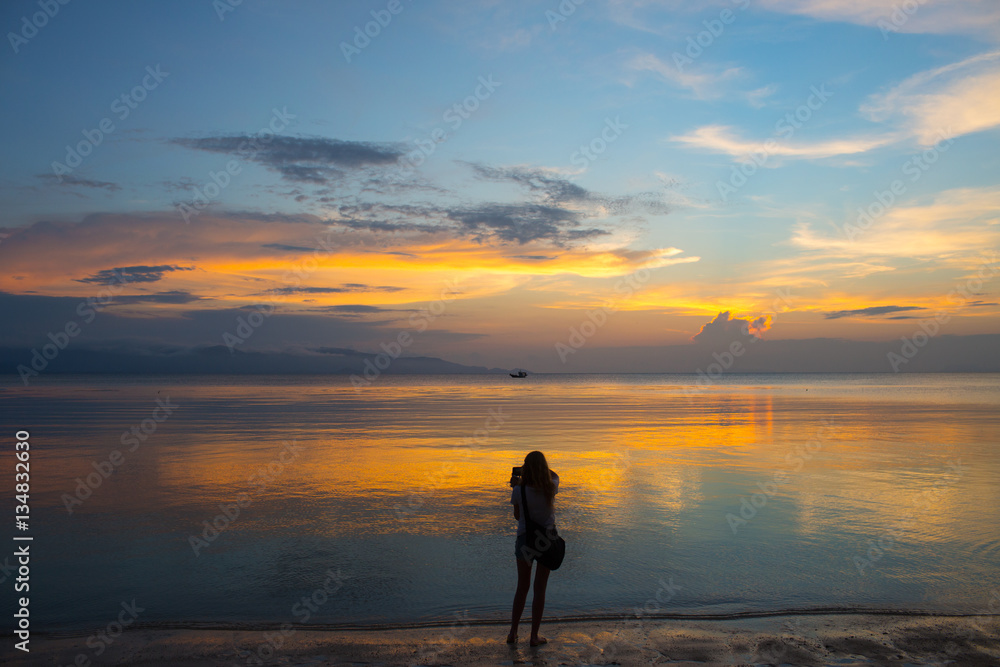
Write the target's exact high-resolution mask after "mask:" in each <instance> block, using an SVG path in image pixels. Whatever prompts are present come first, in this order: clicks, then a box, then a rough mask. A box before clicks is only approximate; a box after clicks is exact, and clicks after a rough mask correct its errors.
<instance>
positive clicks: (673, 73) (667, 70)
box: [626, 53, 743, 100]
mask: <svg viewBox="0 0 1000 667" xmlns="http://www.w3.org/2000/svg"><path fill="white" fill-rule="evenodd" d="M626 67H627V68H628V69H629V70H632V71H634V72H653V73H654V74H657V75H658V76H659V77H660V78H661V79H662V80H664V81H666V82H667V83H669V84H671V85H673V86H676V87H678V88H686V89H687V90H690V91H691V92H692V93H694V96H695V97H696V98H697V99H700V100H708V99H714V98H717V97H721V96H722V90H720V88H721V84H723V83H726V82H729V81H732V80H733V79H736V78H738V77H739V76H740V74H741V72H742V71H743V70H742V68H740V67H730V68H727V69H725V70H722V71H721V72H714V73H709V72H705V71H693V70H688V71H684V68H681V67H678V66H677V65H673V64H668V63H665V62H663V61H662V60H660V59H659V58H657V57H656V56H654V55H653V54H651V53H644V54H640V55H637V56H635V57H634V58H632V59H631V60H630V61H629V62H628V63H626Z"/></svg>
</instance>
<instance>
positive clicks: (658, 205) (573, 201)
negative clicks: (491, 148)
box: [466, 163, 672, 217]
mask: <svg viewBox="0 0 1000 667" xmlns="http://www.w3.org/2000/svg"><path fill="white" fill-rule="evenodd" d="M466 164H468V165H469V166H470V167H472V169H473V171H474V172H475V173H476V175H477V176H479V177H480V178H484V179H487V180H491V181H496V182H507V183H513V184H515V185H518V186H521V187H524V188H527V189H528V191H529V192H531V193H533V194H535V195H537V196H538V203H541V204H545V205H548V206H566V207H571V208H572V210H574V211H579V212H581V213H586V215H587V216H591V217H599V216H607V215H626V214H629V213H637V212H638V213H649V214H652V215H666V214H668V213H670V211H671V210H672V209H671V208H670V207H669V206H668V204H667V203H666V202H665V201H664V200H663V196H662V194H661V193H656V192H639V193H635V194H630V195H620V196H607V195H602V194H598V193H595V192H592V191H590V190H587V189H586V188H584V187H582V186H580V185H577V184H576V183H573V182H572V181H570V180H567V179H565V178H562V177H560V176H558V175H556V174H557V172H555V171H554V170H551V169H541V168H537V167H523V166H514V167H492V166H488V165H483V164H477V163H466Z"/></svg>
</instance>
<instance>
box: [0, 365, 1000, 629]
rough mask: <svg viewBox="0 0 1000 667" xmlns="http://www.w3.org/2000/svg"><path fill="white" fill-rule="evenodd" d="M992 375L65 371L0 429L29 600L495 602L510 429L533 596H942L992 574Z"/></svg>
mask: <svg viewBox="0 0 1000 667" xmlns="http://www.w3.org/2000/svg"><path fill="white" fill-rule="evenodd" d="M998 385H1000V382H998V380H997V378H996V377H995V376H975V377H973V378H970V377H969V376H922V377H921V378H914V377H910V378H908V379H907V380H906V383H905V384H900V383H899V382H897V381H896V380H894V379H884V378H883V379H878V378H876V379H872V378H870V377H846V378H842V379H840V380H839V381H838V380H836V379H831V378H830V377H829V376H813V381H812V382H811V383H810V382H808V381H807V380H804V379H803V377H801V376H796V377H793V378H786V377H776V376H768V377H767V378H765V381H760V380H759V379H754V378H751V379H745V381H744V382H743V383H742V384H741V383H739V382H737V381H736V380H734V379H732V378H727V382H726V384H721V385H718V386H713V387H711V388H709V389H708V390H705V391H703V392H699V393H696V394H693V395H692V394H690V393H689V392H688V391H686V389H687V388H688V387H689V386H690V380H687V381H685V380H683V379H681V380H678V379H677V378H676V377H673V376H632V377H631V378H628V377H622V376H611V377H608V376H599V377H598V378H597V379H595V378H592V377H591V378H576V379H575V380H573V381H568V380H566V379H565V378H551V379H545V378H539V377H535V378H533V382H532V383H530V384H520V385H516V386H514V385H511V383H509V382H504V381H502V380H501V379H498V378H491V379H487V380H483V379H480V378H460V377H458V378H456V377H449V378H436V379H428V378H415V379H410V380H407V379H400V378H386V382H385V383H383V384H377V385H374V386H372V387H369V388H367V389H366V390H365V391H361V392H359V391H356V390H355V389H353V388H352V387H350V385H349V384H347V383H346V381H345V380H344V379H343V378H332V379H331V378H312V379H303V378H295V379H277V380H276V379H274V378H268V379H260V378H258V379H225V380H223V379H204V378H200V379H190V380H179V379H178V378H161V379H158V380H157V379H152V380H148V381H136V380H128V379H126V380H107V379H101V380H94V379H90V378H87V379H60V380H51V381H49V382H47V383H46V382H43V383H39V385H38V386H37V387H36V388H33V389H32V390H31V391H20V390H18V389H16V388H12V387H7V386H5V387H3V388H2V389H0V400H3V402H4V404H5V406H9V407H10V408H12V409H11V410H10V411H8V410H5V413H4V417H3V418H2V419H3V422H4V426H5V427H7V428H8V430H9V429H10V428H22V427H23V426H24V424H25V423H33V424H36V426H32V427H31V430H32V437H33V441H34V442H35V443H37V445H33V446H37V447H38V448H39V451H40V452H42V453H43V454H44V460H45V466H44V467H43V468H42V470H44V472H40V473H39V476H37V477H36V478H35V479H34V483H33V491H35V493H36V494H37V495H33V502H35V503H36V505H35V508H34V509H37V511H38V514H37V515H36V517H37V519H38V525H39V526H41V527H42V528H40V529H39V530H41V531H43V534H42V535H40V536H39V538H40V539H41V538H44V539H47V540H48V541H49V544H50V545H52V546H53V547H55V546H57V545H59V546H60V548H53V549H50V550H49V551H46V552H45V553H44V555H42V556H40V559H41V562H40V564H39V568H40V570H41V571H42V573H43V574H41V575H40V577H39V581H41V582H43V583H42V584H40V586H42V593H40V595H39V600H40V601H41V602H40V605H39V614H40V615H41V616H42V617H43V618H45V619H46V620H47V621H48V622H51V623H52V624H54V625H57V626H58V625H73V624H74V623H76V624H78V623H80V622H82V621H81V619H86V618H90V617H91V614H99V612H100V609H102V608H104V607H109V606H110V607H113V606H114V605H116V604H117V603H118V602H119V601H120V599H126V598H128V599H130V598H131V597H134V596H136V595H142V596H144V597H145V598H146V599H149V600H154V601H155V604H154V603H152V602H151V603H150V612H149V614H150V616H149V620H157V619H159V620H168V619H201V620H209V619H225V620H263V619H275V618H279V619H280V618H282V615H287V610H288V607H289V605H290V602H289V600H294V598H295V594H296V593H297V592H298V591H299V590H300V589H301V590H303V591H308V590H311V589H312V588H314V587H315V584H314V582H313V579H314V578H315V577H313V576H312V575H314V574H317V573H321V572H323V571H325V570H326V569H328V568H329V567H331V566H332V565H336V566H339V567H342V568H344V570H345V573H349V576H350V577H351V578H350V579H348V580H347V583H345V586H344V588H343V590H342V591H341V592H340V593H339V594H338V597H337V599H335V600H332V601H331V602H330V603H329V604H328V605H327V606H325V607H324V609H323V610H322V612H321V613H320V614H319V615H318V616H317V619H316V620H318V621H321V622H364V621H372V620H414V619H426V618H432V617H437V616H446V615H448V614H449V613H451V611H455V610H464V609H469V610H475V612H476V614H474V615H480V616H484V615H485V616H490V615H496V616H503V615H504V614H505V613H506V611H507V605H508V604H509V599H508V598H509V597H510V590H508V589H510V587H511V585H512V584H511V581H512V576H513V564H512V563H511V562H510V561H511V560H512V558H511V557H510V556H511V550H512V545H513V534H514V533H513V529H514V521H513V516H512V514H511V511H510V505H509V496H510V489H509V487H508V486H507V479H508V477H509V470H510V467H511V466H512V465H518V464H520V462H521V460H522V459H523V456H524V454H525V453H526V452H527V451H529V450H531V449H541V450H543V451H545V452H546V455H547V457H548V459H549V462H550V465H551V466H552V468H553V469H555V470H557V471H558V472H559V474H560V476H561V478H562V485H561V490H560V493H559V495H558V497H557V517H558V522H559V525H560V527H561V531H562V532H563V534H564V535H565V536H566V538H567V541H568V542H569V544H570V552H569V556H568V557H567V564H566V565H565V566H564V568H563V570H561V571H560V573H559V575H560V576H559V577H554V578H553V581H552V583H551V588H550V591H551V592H550V605H551V607H552V612H553V613H555V614H561V613H579V612H585V611H596V610H606V611H624V610H627V609H630V608H632V607H633V606H634V605H635V604H637V603H639V602H641V601H642V600H645V599H646V598H648V597H649V596H648V591H649V590H650V587H651V585H652V584H651V583H650V582H655V581H656V578H657V577H659V576H661V575H662V574H663V573H672V574H673V575H674V576H675V577H676V578H677V579H678V581H679V582H681V583H682V585H683V586H684V587H685V588H684V595H678V596H677V597H676V598H675V599H674V600H673V601H672V605H676V607H674V608H676V609H679V610H703V611H704V610H713V609H774V608H781V607H783V606H830V605H847V606H856V605H860V606H879V607H883V606H899V607H903V608H913V607H920V608H926V607H932V608H943V609H955V608H963V607H964V606H966V605H967V603H968V601H969V600H972V599H974V598H975V595H976V594H977V593H978V592H979V591H980V590H982V587H983V586H987V587H989V586H995V585H998V584H1000V575H998V572H997V568H996V566H995V563H996V557H997V554H998V551H1000V543H998V540H997V537H996V534H995V526H996V525H997V523H998V521H997V519H998V518H1000V509H998V508H1000V503H998V502H997V501H998V500H1000V497H998V496H1000V491H998V489H1000V485H997V484H996V480H997V478H998V475H997V473H998V467H1000V466H998V457H997V451H996V442H997V436H998V435H1000V429H998V424H1000V420H998V410H997V407H998V404H1000V400H998V397H1000V391H998ZM805 389H809V391H808V392H806V391H805ZM158 395H160V396H162V395H169V396H170V397H171V399H172V401H173V402H174V403H176V404H178V406H180V407H179V408H178V409H177V411H176V413H175V414H174V415H172V416H171V418H170V419H169V420H167V421H166V422H164V423H163V424H161V425H160V426H159V428H158V430H157V432H156V433H154V434H152V435H150V436H149V438H148V440H147V441H146V442H144V443H143V444H142V445H141V446H140V447H138V448H137V449H136V451H135V452H127V453H126V454H125V462H124V463H123V464H122V465H120V466H118V468H117V469H116V471H115V472H114V473H113V474H112V475H110V476H109V477H108V478H107V479H103V480H102V481H101V484H100V486H99V487H98V488H95V489H93V492H92V494H91V495H90V497H88V498H87V499H86V500H85V501H84V502H82V504H79V506H77V507H75V508H74V512H73V514H72V515H70V514H68V513H67V511H66V509H65V508H66V501H65V498H66V494H69V495H70V496H72V495H73V494H74V489H75V488H76V487H77V481H76V480H77V479H85V478H86V477H87V475H89V474H91V473H93V472H94V470H95V468H94V462H95V461H97V462H100V461H103V460H105V459H107V458H108V456H109V454H110V453H111V452H112V451H113V450H115V449H119V450H123V446H122V444H121V442H120V437H121V433H122V432H123V431H125V430H127V429H129V428H130V427H131V426H132V425H134V424H137V423H139V422H141V420H142V419H144V418H146V417H148V415H149V413H150V410H151V409H152V407H153V405H154V400H155V398H156V396H158ZM491 414H492V415H494V417H493V420H492V422H491V421H490V420H491ZM11 415H17V416H18V418H19V419H21V420H22V421H20V422H18V423H17V424H13V422H10V419H11V418H12V417H11ZM496 415H502V416H503V418H502V419H497V418H496ZM25 420H26V421H25ZM293 443H294V444H293ZM290 447H292V448H293V449H292V450H289V448H290ZM289 451H294V456H291V457H289V454H288V452H289ZM283 452H285V455H284V458H283ZM959 461H960V462H961V469H962V474H961V475H954V474H953V475H951V476H949V467H948V466H949V465H955V463H956V462H959ZM928 491H931V492H932V494H931V495H928ZM244 494H245V495H244ZM238 498H244V500H246V499H249V504H247V505H246V506H245V507H243V508H241V509H240V512H239V515H238V517H235V518H233V519H232V520H231V521H229V522H228V523H227V524H226V526H225V528H224V529H223V530H221V531H219V534H218V537H217V538H216V539H214V540H213V541H212V542H211V543H210V544H209V545H208V546H207V547H205V548H204V549H203V550H202V552H201V553H198V554H195V553H193V550H192V548H191V545H190V538H191V536H192V535H200V534H202V532H203V531H204V526H205V523H204V522H206V521H208V522H211V521H212V520H213V518H214V517H216V516H217V515H219V514H220V512H224V511H225V508H226V507H227V506H231V505H232V504H233V503H235V502H236V501H237V499H238ZM220 506H221V508H220ZM730 516H732V517H737V518H738V520H737V521H735V522H734V521H732V520H730V519H728V517H730ZM904 519H905V524H903V527H900V522H901V521H903V520H904ZM889 531H894V533H896V535H895V536H894V537H893V540H892V544H891V546H889V547H888V548H884V549H882V550H881V551H882V555H881V556H880V558H879V559H878V560H877V561H873V562H872V563H871V565H870V567H866V568H864V571H863V572H859V570H858V567H857V565H856V561H855V557H865V558H867V550H868V549H869V545H870V543H869V542H868V540H874V541H875V542H876V543H878V540H879V539H880V537H882V538H883V546H885V545H886V544H887V543H886V542H885V539H884V536H885V534H887V532H889ZM86 568H91V569H90V570H86ZM81 571H91V572H93V576H92V577H88V578H81V577H79V576H78V574H77V573H79V572H81ZM67 601H69V602H71V604H68V605H67V604H64V603H65V602H67Z"/></svg>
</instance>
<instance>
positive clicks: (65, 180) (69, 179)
mask: <svg viewBox="0 0 1000 667" xmlns="http://www.w3.org/2000/svg"><path fill="white" fill-rule="evenodd" d="M37 178H40V179H42V180H43V181H45V182H46V183H48V184H49V185H53V186H63V187H74V186H77V187H82V188H97V189H101V190H107V191H108V192H117V191H119V190H121V189H122V188H121V186H120V185H118V184H117V183H111V182H109V181H95V180H91V179H89V178H81V177H79V176H74V175H73V174H63V175H62V176H56V175H55V174H38V175H37Z"/></svg>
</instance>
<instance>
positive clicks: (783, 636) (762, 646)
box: [5, 614, 1000, 667]
mask: <svg viewBox="0 0 1000 667" xmlns="http://www.w3.org/2000/svg"><path fill="white" fill-rule="evenodd" d="M505 633H506V628H505V627H504V626H503V625H497V624H490V625H475V624H459V625H452V626H450V627H448V626H446V627H425V628H419V629H395V630H313V629H310V630H302V629H298V628H294V626H288V627H286V628H285V629H284V632H282V630H281V629H280V628H273V629H269V630H219V629H173V630H168V629H143V628H138V629H136V630H133V631H128V632H125V633H124V634H123V635H122V636H120V637H119V638H118V639H117V640H115V641H114V642H113V643H112V644H111V645H110V646H109V647H108V648H107V650H106V651H104V652H103V655H101V656H100V657H97V656H95V651H94V649H92V648H88V645H87V636H61V637H37V638H35V639H33V641H32V645H31V646H32V651H31V654H30V656H26V655H23V654H21V655H18V656H10V657H11V659H10V660H5V662H8V664H15V665H71V664H74V662H75V661H77V660H79V661H80V662H79V663H76V664H88V663H87V662H85V661H84V660H82V659H80V658H79V656H81V655H82V656H85V657H86V658H88V659H90V660H93V661H94V663H95V664H98V663H99V664H104V665H120V664H128V665H155V666H159V665H164V666H165V665H182V664H183V665H260V664H268V665H351V666H354V667H360V666H364V665H385V666H395V665H517V664H532V665H614V664H620V665H651V664H670V665H838V666H840V667H849V666H851V665H901V666H902V665H945V664H953V665H962V666H978V665H982V666H984V667H985V666H995V665H998V664H1000V617H998V616H964V617H956V616H897V615H874V614H824V615H785V616H770V617H764V618H739V619H730V620H664V619H655V620H654V619H636V618H631V619H625V620H608V621H599V622H597V621H577V622H568V621H561V622H560V621H553V622H549V623H546V624H545V625H544V626H543V630H542V634H543V635H544V636H546V637H547V638H548V639H549V643H548V644H547V645H544V646H541V647H537V648H532V647H529V646H528V642H527V635H528V626H527V625H522V628H521V639H520V641H519V642H518V644H516V645H514V646H508V645H507V644H505V643H504V637H505ZM8 656H9V653H8Z"/></svg>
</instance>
